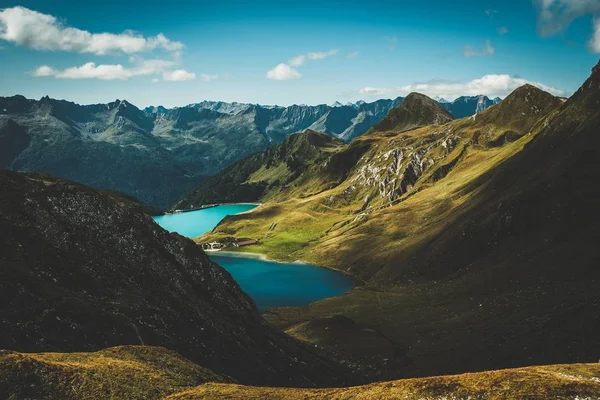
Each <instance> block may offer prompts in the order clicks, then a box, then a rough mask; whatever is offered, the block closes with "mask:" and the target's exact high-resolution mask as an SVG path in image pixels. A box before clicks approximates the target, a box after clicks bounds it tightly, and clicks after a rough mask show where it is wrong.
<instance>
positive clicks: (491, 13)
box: [485, 9, 500, 18]
mask: <svg viewBox="0 0 600 400" xmlns="http://www.w3.org/2000/svg"><path fill="white" fill-rule="evenodd" d="M498 14H500V11H498V10H492V9H489V10H485V15H487V16H488V17H490V18H494V17H495V16H496V15H498Z"/></svg>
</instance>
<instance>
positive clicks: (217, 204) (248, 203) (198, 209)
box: [162, 202, 262, 215]
mask: <svg viewBox="0 0 600 400" xmlns="http://www.w3.org/2000/svg"><path fill="white" fill-rule="evenodd" d="M236 205H241V206H256V207H258V206H260V205H262V203H250V202H245V203H215V204H205V205H201V206H200V207H196V208H189V209H186V210H171V211H166V212H165V213H164V214H162V215H173V214H185V213H186V212H192V211H200V210H206V209H208V208H214V207H219V206H236ZM244 212H247V211H244ZM240 214H243V213H240Z"/></svg>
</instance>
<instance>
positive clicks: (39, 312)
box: [0, 39, 600, 400]
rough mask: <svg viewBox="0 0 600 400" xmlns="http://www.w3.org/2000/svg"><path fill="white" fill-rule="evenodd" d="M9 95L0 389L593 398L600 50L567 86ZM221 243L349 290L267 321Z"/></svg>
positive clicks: (1, 226) (599, 317)
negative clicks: (319, 93)
mask: <svg viewBox="0 0 600 400" xmlns="http://www.w3.org/2000/svg"><path fill="white" fill-rule="evenodd" d="M165 40H166V39H165ZM318 56H319V55H318V54H317V55H314V54H313V55H312V57H313V58H314V57H318ZM0 110H1V111H2V114H1V115H0V157H1V158H0V161H1V164H0V166H1V167H2V168H3V169H1V170H0V189H1V196H0V328H1V329H0V398H2V399H4V398H6V399H11V400H12V399H104V398H109V399H165V398H166V399H380V398H382V399H385V398H393V399H405V400H417V399H419V400H420V399H426V400H447V399H486V400H487V399H490V400H500V399H514V400H520V399H534V400H543V399H568V400H582V399H586V400H587V399H598V398H600V363H598V360H599V358H600V335H598V331H599V330H600V313H599V312H598V310H599V306H600V290H598V286H599V284H600V268H599V266H600V247H599V246H598V238H599V237H600V208H599V207H598V205H599V204H600V164H599V163H598V160H600V154H599V153H600V63H599V64H598V65H596V66H595V67H594V68H593V69H592V73H591V76H590V77H589V78H588V79H587V80H586V81H585V82H584V83H583V85H582V86H581V87H580V88H579V89H578V90H577V91H576V92H575V93H574V94H573V95H571V96H570V97H569V98H561V97H556V96H554V95H552V94H550V93H549V92H547V91H544V90H542V89H540V88H538V87H537V86H535V85H531V84H525V85H522V86H520V87H518V88H517V89H516V90H514V91H513V92H512V93H510V94H509V95H508V96H507V97H506V98H505V99H504V100H502V101H499V100H498V99H495V100H490V99H488V98H486V97H483V96H475V97H469V98H459V99H457V100H456V101H454V102H452V103H448V102H445V101H442V100H434V99H431V98H430V97H428V96H426V95H424V94H420V93H416V92H413V93H410V94H408V95H407V96H406V97H404V98H397V99H395V100H379V101H376V102H373V103H364V102H358V103H355V104H348V105H340V104H334V105H332V106H327V105H320V106H290V107H278V106H269V107H267V106H258V105H253V104H241V103H222V102H208V101H205V102H202V103H197V104H191V105H189V106H186V107H181V108H174V109H166V108H164V107H160V106H157V107H149V108H147V109H144V110H140V109H138V108H137V107H135V106H133V105H132V104H130V103H128V102H126V101H116V102H113V103H110V104H98V105H90V106H80V105H77V104H74V103H70V102H67V101H62V100H52V99H50V98H47V97H44V98H42V99H41V100H39V101H36V100H28V99H26V98H24V97H21V96H15V97H9V98H1V99H0ZM247 202H250V203H253V204H245V205H246V206H249V208H248V209H245V210H246V211H245V212H242V213H239V214H236V215H229V216H226V217H224V218H223V219H222V220H220V222H219V223H218V225H217V226H216V227H215V228H214V229H212V230H210V231H208V232H206V233H205V234H203V235H202V236H199V237H196V238H193V239H191V238H187V237H184V236H182V235H180V234H178V233H175V232H168V231H167V230H165V229H163V228H162V227H161V226H160V225H159V224H158V223H156V222H155V221H156V220H155V219H153V218H152V217H151V215H150V214H152V215H154V214H157V213H160V212H161V210H159V209H157V207H159V208H163V209H168V210H169V211H172V214H173V215H175V216H178V217H181V216H183V217H185V216H186V213H184V212H182V211H190V212H198V211H205V209H208V208H214V207H212V206H215V205H217V204H218V203H247ZM207 206H208V207H207ZM230 206H232V205H230ZM238 206H239V204H238ZM253 207H254V208H253ZM173 215H168V216H167V217H172V216H173ZM187 215H189V214H187ZM204 249H206V252H205V250H204ZM223 249H224V250H226V251H230V253H228V256H229V257H231V258H236V257H238V259H244V257H246V259H247V258H252V256H253V255H254V260H256V259H257V258H256V254H261V255H262V256H264V257H266V258H269V259H271V261H269V260H267V261H269V262H272V261H273V263H275V262H274V261H281V262H288V263H295V265H296V266H298V265H302V266H305V267H306V266H307V264H308V263H310V264H314V265H315V266H322V267H325V268H329V269H330V270H331V271H326V272H328V273H334V272H336V271H337V272H339V273H340V274H344V275H346V277H344V278H346V279H349V278H351V280H352V282H354V283H355V285H354V286H353V287H352V289H350V290H349V291H346V292H344V294H342V295H340V296H335V297H327V298H323V297H321V298H323V299H322V300H320V301H317V302H313V303H310V304H306V305H303V306H292V307H272V308H266V311H265V312H264V313H262V314H261V312H259V309H257V307H256V304H255V302H254V300H253V298H252V297H251V296H250V295H249V294H246V293H245V292H244V291H243V290H242V287H241V286H240V285H241V283H240V284H238V282H236V280H235V279H234V277H233V276H234V274H233V273H231V274H230V273H229V272H228V271H227V270H226V269H224V268H223V267H222V266H220V265H218V264H217V263H216V262H215V260H217V259H218V256H214V255H212V256H211V253H209V251H221V250H223ZM226 254H227V253H226ZM211 257H212V258H211ZM225 257H227V256H225ZM263 261H265V260H263ZM265 262H266V261H265ZM223 265H225V264H224V263H223ZM308 266H309V267H314V266H313V265H308ZM314 268H317V267H314ZM283 269H285V267H282V268H281V269H280V270H279V271H280V272H281V271H282V270H283ZM281 273H282V275H286V273H285V271H284V272H281ZM262 279H264V276H263V277H261V276H260V275H259V276H258V278H256V280H258V281H260V280H262ZM264 280H266V279H264ZM258 283H260V282H258ZM294 283H296V282H292V284H294ZM284 289H285V288H284ZM346 290H347V289H346ZM283 292H285V290H283ZM248 293H250V292H248ZM324 297H326V296H324Z"/></svg>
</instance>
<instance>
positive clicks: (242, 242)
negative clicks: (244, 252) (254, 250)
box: [235, 239, 258, 247]
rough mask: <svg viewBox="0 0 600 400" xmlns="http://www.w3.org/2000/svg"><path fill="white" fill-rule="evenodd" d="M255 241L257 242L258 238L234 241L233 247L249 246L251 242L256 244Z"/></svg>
mask: <svg viewBox="0 0 600 400" xmlns="http://www.w3.org/2000/svg"><path fill="white" fill-rule="evenodd" d="M257 243H258V240H254V239H248V240H242V241H241V242H236V243H235V247H244V246H250V245H251V244H257Z"/></svg>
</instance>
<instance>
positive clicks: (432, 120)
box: [372, 92, 454, 132]
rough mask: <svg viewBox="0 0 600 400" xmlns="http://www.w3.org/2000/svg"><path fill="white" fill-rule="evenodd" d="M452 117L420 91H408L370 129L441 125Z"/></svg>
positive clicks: (404, 128) (385, 129) (380, 130)
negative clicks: (400, 100)
mask: <svg viewBox="0 0 600 400" xmlns="http://www.w3.org/2000/svg"><path fill="white" fill-rule="evenodd" d="M453 119H454V118H453V117H452V115H450V113H449V112H448V111H446V109H445V108H444V107H442V106H441V105H440V104H439V103H438V102H437V101H435V100H433V99H431V98H430V97H427V96H425V95H424V94H421V93H416V92H413V93H410V94H409V95H408V96H406V98H404V100H403V101H402V102H401V103H400V104H399V105H398V106H397V107H396V108H394V109H392V110H391V111H390V112H389V113H388V115H387V116H386V117H385V118H383V119H382V120H381V121H380V122H379V123H377V124H376V125H375V126H374V127H373V129H372V131H375V132H378V131H379V132H384V131H404V130H408V129H413V128H416V127H419V126H425V125H442V124H445V123H446V122H449V121H451V120H453Z"/></svg>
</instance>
